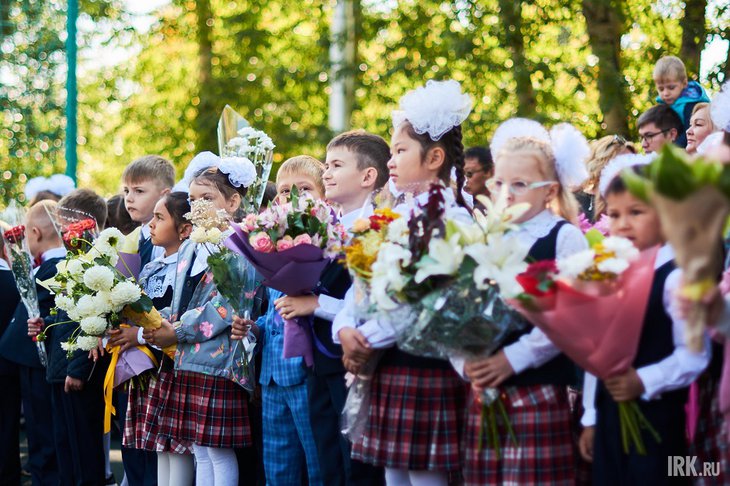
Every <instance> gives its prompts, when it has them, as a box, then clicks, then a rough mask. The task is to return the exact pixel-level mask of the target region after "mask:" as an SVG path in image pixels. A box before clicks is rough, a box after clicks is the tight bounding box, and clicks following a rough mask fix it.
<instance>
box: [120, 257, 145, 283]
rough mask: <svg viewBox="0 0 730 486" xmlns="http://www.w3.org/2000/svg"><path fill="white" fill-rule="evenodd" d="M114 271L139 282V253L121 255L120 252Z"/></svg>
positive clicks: (140, 265)
mask: <svg viewBox="0 0 730 486" xmlns="http://www.w3.org/2000/svg"><path fill="white" fill-rule="evenodd" d="M116 269H117V270H119V271H120V272H121V273H122V275H124V276H125V277H127V278H134V279H135V280H139V272H140V270H142V258H141V257H140V256H139V253H123V252H121V251H120V252H119V261H118V262H117V265H116ZM130 271H131V274H130Z"/></svg>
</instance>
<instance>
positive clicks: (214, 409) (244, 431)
mask: <svg viewBox="0 0 730 486" xmlns="http://www.w3.org/2000/svg"><path fill="white" fill-rule="evenodd" d="M244 161H245V162H244ZM254 171H255V168H254V167H253V164H251V162H249V161H248V160H247V159H222V160H220V159H219V165H218V166H213V167H208V168H203V169H201V170H200V171H198V172H197V173H196V174H195V175H194V177H193V179H192V181H191V183H190V187H189V196H190V200H191V201H196V200H198V199H206V200H209V201H212V202H213V204H214V205H215V206H216V207H217V208H218V209H222V210H224V211H225V212H226V213H227V214H228V215H229V217H231V218H232V217H233V215H234V214H235V213H236V212H237V211H238V209H239V207H240V205H241V201H242V200H243V197H244V196H245V195H246V190H247V188H248V186H243V185H242V184H240V183H238V182H236V181H238V180H240V179H241V178H243V179H250V180H254V179H255V175H252V174H255V172H254ZM178 252H179V256H178V264H177V273H178V275H179V276H185V278H177V279H176V283H175V289H174V291H173V302H172V306H171V307H172V309H173V313H172V314H171V316H170V320H171V321H177V322H175V324H174V326H173V325H172V324H171V323H170V322H169V321H166V320H163V323H162V324H163V325H162V327H161V328H159V329H156V330H154V331H146V332H145V333H144V334H143V337H144V339H145V340H147V341H148V342H150V343H151V344H154V345H157V346H159V347H166V346H170V345H172V344H175V343H177V353H176V356H175V379H174V381H173V383H172V384H171V387H170V390H169V394H168V397H167V399H166V401H165V403H164V404H163V405H162V408H161V412H160V415H159V416H158V417H157V425H156V428H153V430H154V432H155V433H156V434H157V436H158V441H159V440H163V441H164V440H172V439H174V440H176V441H178V442H182V443H185V442H191V443H192V444H193V452H194V455H195V461H196V464H197V468H196V484H211V485H214V486H229V485H234V484H238V463H237V461H236V454H235V452H234V449H235V448H239V447H249V446H251V445H252V440H251V426H250V423H249V416H248V405H247V401H248V397H247V396H246V394H245V392H244V390H243V388H241V387H240V386H239V385H238V384H236V383H234V382H233V381H232V379H231V371H230V370H229V368H228V365H229V363H230V361H231V352H232V343H231V339H230V326H231V321H232V319H233V311H232V309H231V307H230V305H229V304H228V303H227V302H226V300H225V299H224V298H223V297H221V296H220V295H219V294H218V292H217V289H216V288H215V283H214V281H213V279H212V274H211V273H210V271H209V270H208V266H207V260H206V259H207V255H208V253H207V252H206V251H205V250H204V248H203V247H196V246H195V245H194V244H193V243H192V242H185V243H184V244H183V245H182V246H181V247H180V249H179V250H178ZM197 275H201V276H202V277H203V278H201V279H199V280H198V284H197V287H196V291H195V292H194V293H193V296H194V297H195V299H191V297H190V295H191V294H190V292H191V290H190V288H191V287H190V286H189V285H188V283H189V282H190V279H189V277H191V278H195V277H194V276H197ZM186 300H187V301H189V304H188V306H187V307H188V308H189V310H187V311H185V306H183V305H182V304H181V303H182V302H185V301H186ZM178 316H179V317H178ZM178 319H179V320H178ZM204 324H205V325H204Z"/></svg>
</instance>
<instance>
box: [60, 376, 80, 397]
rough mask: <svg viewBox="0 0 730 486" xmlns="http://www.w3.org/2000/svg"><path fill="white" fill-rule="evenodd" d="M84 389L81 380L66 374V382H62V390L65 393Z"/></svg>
mask: <svg viewBox="0 0 730 486" xmlns="http://www.w3.org/2000/svg"><path fill="white" fill-rule="evenodd" d="M83 389H84V382H83V380H79V379H78V378H74V377H73V376H67V377H66V382H65V383H64V384H63V391H65V392H66V393H71V392H78V391H81V390H83Z"/></svg>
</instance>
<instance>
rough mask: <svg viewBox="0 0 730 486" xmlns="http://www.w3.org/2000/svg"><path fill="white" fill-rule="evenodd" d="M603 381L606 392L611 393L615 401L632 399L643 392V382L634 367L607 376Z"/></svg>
mask: <svg viewBox="0 0 730 486" xmlns="http://www.w3.org/2000/svg"><path fill="white" fill-rule="evenodd" d="M603 383H604V385H606V389H607V390H608V393H610V394H611V398H613V399H614V400H615V401H617V402H626V401H629V400H633V399H635V398H637V397H639V396H641V394H642V393H644V384H643V383H642V382H641V378H639V374H638V373H637V372H636V369H634V368H631V369H629V371H627V372H626V373H623V374H621V375H617V376H614V377H612V378H609V379H607V380H605V381H604V382H603Z"/></svg>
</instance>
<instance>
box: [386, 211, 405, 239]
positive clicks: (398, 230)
mask: <svg viewBox="0 0 730 486" xmlns="http://www.w3.org/2000/svg"><path fill="white" fill-rule="evenodd" d="M387 238H388V241H392V242H394V243H398V244H400V245H407V244H408V218H405V217H402V218H397V219H394V220H393V221H391V222H390V224H389V225H388V235H387Z"/></svg>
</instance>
